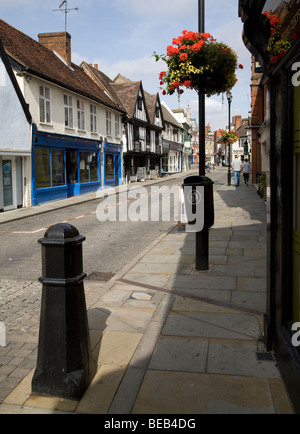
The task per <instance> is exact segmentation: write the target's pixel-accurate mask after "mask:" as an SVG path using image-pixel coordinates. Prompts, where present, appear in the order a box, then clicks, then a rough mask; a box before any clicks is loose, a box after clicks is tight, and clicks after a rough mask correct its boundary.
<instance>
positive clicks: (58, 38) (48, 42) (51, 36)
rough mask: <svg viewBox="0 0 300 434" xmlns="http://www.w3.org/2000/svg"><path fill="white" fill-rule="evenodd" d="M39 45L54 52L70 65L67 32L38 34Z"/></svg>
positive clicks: (69, 47)
mask: <svg viewBox="0 0 300 434" xmlns="http://www.w3.org/2000/svg"><path fill="white" fill-rule="evenodd" d="M38 37H39V43H40V44H42V45H44V47H47V48H48V49H49V50H52V51H56V53H57V54H59V55H60V56H61V57H62V58H63V59H64V60H65V62H66V63H67V64H68V65H71V35H70V34H69V33H67V32H58V33H40V34H39V35H38Z"/></svg>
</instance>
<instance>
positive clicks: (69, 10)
mask: <svg viewBox="0 0 300 434" xmlns="http://www.w3.org/2000/svg"><path fill="white" fill-rule="evenodd" d="M63 6H65V7H64V8H62V7H63ZM78 10H79V8H78V7H77V8H73V9H69V8H68V2H67V0H64V1H63V2H61V4H60V6H59V9H53V12H62V13H63V14H65V32H67V15H68V13H69V12H71V11H78Z"/></svg>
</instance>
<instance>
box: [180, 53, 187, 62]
mask: <svg viewBox="0 0 300 434" xmlns="http://www.w3.org/2000/svg"><path fill="white" fill-rule="evenodd" d="M188 58H189V56H188V55H187V54H186V53H181V54H180V55H179V59H180V60H181V62H185V61H186V60H188Z"/></svg>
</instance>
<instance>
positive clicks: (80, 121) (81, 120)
mask: <svg viewBox="0 0 300 434" xmlns="http://www.w3.org/2000/svg"><path fill="white" fill-rule="evenodd" d="M77 127H78V130H80V131H85V110H84V101H83V100H82V99H78V100H77Z"/></svg>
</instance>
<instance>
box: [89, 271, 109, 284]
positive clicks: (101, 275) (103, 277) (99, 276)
mask: <svg viewBox="0 0 300 434" xmlns="http://www.w3.org/2000/svg"><path fill="white" fill-rule="evenodd" d="M114 275H115V273H110V272H108V271H107V272H105V271H93V272H92V273H91V274H89V275H88V276H87V280H95V281H97V282H108V281H109V280H110V279H111V278H112V277H114Z"/></svg>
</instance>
